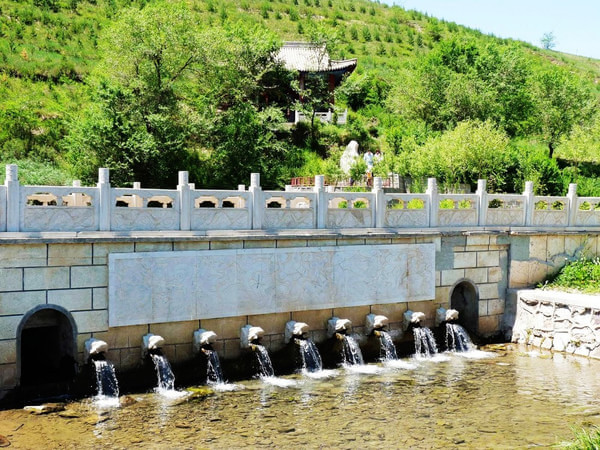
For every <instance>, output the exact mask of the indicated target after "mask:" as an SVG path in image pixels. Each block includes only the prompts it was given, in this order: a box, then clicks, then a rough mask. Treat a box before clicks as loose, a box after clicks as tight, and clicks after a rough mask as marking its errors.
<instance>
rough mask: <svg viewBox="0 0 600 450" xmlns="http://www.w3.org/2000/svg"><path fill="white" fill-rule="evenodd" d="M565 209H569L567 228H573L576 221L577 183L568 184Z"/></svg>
mask: <svg viewBox="0 0 600 450" xmlns="http://www.w3.org/2000/svg"><path fill="white" fill-rule="evenodd" d="M567 208H569V222H568V224H569V226H570V227H572V226H575V225H576V221H577V183H570V184H569V192H568V193H567Z"/></svg>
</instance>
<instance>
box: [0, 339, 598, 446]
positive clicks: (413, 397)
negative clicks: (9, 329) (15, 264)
mask: <svg viewBox="0 0 600 450" xmlns="http://www.w3.org/2000/svg"><path fill="white" fill-rule="evenodd" d="M511 348H513V347H512V346H508V348H507V349H506V350H503V349H501V348H496V351H494V352H491V353H490V354H488V355H485V354H482V353H476V354H471V356H472V357H471V358H468V357H465V356H458V355H456V354H451V355H440V356H438V357H436V358H433V359H413V358H409V359H402V360H399V361H398V362H397V363H396V364H395V365H393V366H390V365H368V366H362V367H358V368H354V369H342V368H340V369H337V370H335V371H333V372H325V373H323V374H322V375H321V376H320V377H307V376H303V375H295V376H290V377H284V378H276V379H270V380H252V381H246V382H240V383H239V384H237V385H236V386H232V385H225V387H221V388H220V389H217V390H215V392H214V394H212V395H209V396H207V397H205V396H203V395H201V394H202V392H201V391H199V392H195V393H194V392H192V391H186V392H185V393H183V392H182V393H177V394H174V393H171V395H161V394H157V393H148V394H140V395H132V397H133V399H135V402H134V403H133V404H131V405H129V406H121V407H110V406H102V405H100V404H99V402H98V401H93V400H86V401H82V402H75V403H70V404H68V405H67V407H66V408H67V409H66V410H65V411H63V412H60V413H51V414H47V415H39V416H38V415H33V414H30V413H29V412H26V411H24V410H7V411H0V434H1V435H4V436H5V437H6V438H7V439H8V440H9V441H10V442H11V444H12V448H78V449H80V448H98V449H100V448H219V449H221V448H222V449H225V448H227V449H230V448H241V447H252V448H257V447H259V448H275V447H276V448H336V449H337V448H478V449H479V448H527V447H549V446H552V445H553V444H555V443H557V442H559V441H562V440H567V439H571V438H572V431H571V427H580V426H588V425H600V395H598V392H600V361H593V360H588V359H584V358H577V357H568V356H564V355H559V354H554V355H552V354H550V353H539V352H537V351H533V352H529V351H527V349H525V348H517V347H514V348H513V350H511ZM234 388H237V389H236V390H231V389H234Z"/></svg>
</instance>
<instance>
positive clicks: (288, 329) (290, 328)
mask: <svg viewBox="0 0 600 450" xmlns="http://www.w3.org/2000/svg"><path fill="white" fill-rule="evenodd" d="M306 333H308V324H306V323H304V322H296V321H294V320H290V321H289V322H287V323H286V324H285V334H284V341H285V343H286V344H287V343H289V342H290V341H291V340H292V338H303V337H305V335H306Z"/></svg>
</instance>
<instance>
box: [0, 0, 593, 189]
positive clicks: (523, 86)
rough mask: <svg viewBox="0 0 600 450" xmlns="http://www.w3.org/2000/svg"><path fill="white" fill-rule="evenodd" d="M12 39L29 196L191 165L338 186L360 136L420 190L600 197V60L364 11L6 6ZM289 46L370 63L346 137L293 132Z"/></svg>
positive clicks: (12, 94) (14, 123)
mask: <svg viewBox="0 0 600 450" xmlns="http://www.w3.org/2000/svg"><path fill="white" fill-rule="evenodd" d="M132 24H137V25H136V26H133V25H132ZM0 35H1V37H2V39H0V55H1V58H2V63H1V64H0V99H1V102H0V151H1V155H0V156H1V157H0V159H1V160H2V161H1V162H3V163H6V162H15V161H16V162H18V163H19V165H20V167H21V178H22V180H23V181H24V182H26V183H36V184H38V183H67V182H69V181H70V180H71V179H73V178H81V179H83V180H85V181H88V182H90V181H93V180H94V178H95V171H96V170H97V168H98V167H101V166H108V167H111V169H113V174H114V177H113V180H114V183H115V184H123V185H125V184H128V183H131V182H132V181H134V180H139V181H142V184H143V185H146V186H153V185H161V186H164V185H166V184H169V185H173V184H175V180H176V172H177V170H182V169H186V170H189V171H190V173H191V177H192V181H195V182H196V183H198V184H199V185H203V186H221V187H227V186H235V185H237V184H238V183H247V181H248V175H249V173H250V172H252V171H259V172H261V173H263V175H264V176H263V179H264V182H265V185H266V186H277V185H278V186H281V185H283V184H285V183H286V182H287V181H288V180H289V178H290V177H291V176H300V175H312V174H315V173H325V174H327V175H329V176H331V177H335V176H337V175H339V169H338V168H337V164H336V162H337V158H339V152H340V151H341V149H342V148H343V147H344V146H345V145H346V144H347V143H348V142H349V140H351V139H356V140H357V141H358V142H359V144H360V146H361V149H366V148H372V149H376V148H377V149H381V150H382V151H383V153H384V156H385V157H384V160H383V161H382V162H381V163H379V164H378V165H377V166H376V168H375V172H376V174H377V175H386V174H387V173H389V172H390V171H393V172H395V173H399V174H400V175H404V176H410V177H412V178H413V179H414V180H415V181H414V187H413V188H414V189H418V187H419V180H423V179H424V178H425V177H427V176H436V177H437V178H438V179H439V180H440V181H441V182H442V183H443V184H444V185H445V186H446V187H448V188H449V189H451V188H452V187H453V186H455V185H457V184H459V183H467V184H471V185H473V184H474V183H475V182H476V179H477V178H478V177H484V178H487V179H488V180H489V183H488V184H489V186H490V189H493V190H498V191H511V190H520V189H522V185H523V182H524V180H526V179H532V180H534V181H535V182H536V188H537V189H538V192H544V193H551V194H554V193H555V194H558V193H561V194H562V193H563V192H564V190H565V186H566V185H567V184H568V183H569V182H578V183H579V185H580V193H582V194H590V195H591V194H594V195H600V183H596V181H595V178H596V175H597V174H598V172H599V171H598V170H597V163H598V162H599V161H598V159H599V158H600V119H599V118H598V116H597V114H596V109H597V108H596V106H597V105H598V97H599V94H600V84H599V83H598V80H600V61H597V60H593V59H590V58H582V57H577V56H572V55H566V54H562V53H558V52H553V51H548V50H541V49H539V48H536V47H534V46H531V45H529V44H525V43H522V42H517V41H512V40H504V39H498V38H495V37H493V36H487V35H484V34H482V33H480V32H478V31H475V30H471V29H468V28H465V27H462V26H459V25H456V24H454V23H450V22H445V21H441V20H437V19H435V18H433V17H427V16H426V15H423V14H421V13H418V12H415V11H405V10H403V9H402V8H400V7H396V6H394V7H390V6H387V5H383V4H379V3H373V2H370V1H366V0H348V1H345V0H342V1H339V0H336V1H333V0H279V1H267V0H264V1H258V0H239V1H238V0H234V1H213V0H202V1H187V2H183V3H182V2H169V1H151V0H134V1H131V0H88V1H85V0H22V1H7V0H4V1H2V2H0ZM285 40H300V41H315V40H316V41H319V42H323V43H326V44H327V47H328V49H329V53H330V55H331V56H332V57H333V58H336V59H344V58H358V66H357V69H356V70H355V72H354V73H353V74H352V75H351V76H350V77H349V78H348V79H347V80H346V81H345V82H344V84H343V85H342V86H341V87H340V88H339V89H338V91H337V93H336V106H337V107H341V108H343V107H348V108H349V109H350V117H349V123H348V124H347V125H346V126H334V125H326V126H325V125H320V124H318V123H316V124H315V126H314V127H311V126H309V125H307V124H301V125H299V126H297V127H292V128H290V127H289V126H285V125H283V124H282V123H281V115H282V113H283V112H284V111H285V110H286V109H289V108H290V107H293V106H294V105H292V104H291V103H290V102H289V98H290V96H289V92H288V91H289V83H290V80H293V79H294V77H293V76H291V75H289V74H285V73H281V71H280V70H279V69H278V68H277V67H276V65H274V63H273V61H272V60H271V59H272V58H270V56H269V55H272V54H273V53H274V50H276V49H277V48H278V46H279V45H280V44H281V42H283V41H285ZM152 46H154V47H153V48H151V47H152ZM150 49H151V50H152V51H154V50H156V49H159V50H160V55H161V56H160V58H159V59H156V58H155V57H156V53H152V51H150ZM152 58H155V59H152ZM182 58H183V59H182ZM185 58H187V59H185ZM156 61H159V66H160V70H158V69H157V70H156V73H153V68H154V69H156V68H157V65H156ZM177 64H180V66H177ZM157 74H158V80H157V78H156V77H155V75H157ZM265 89H271V91H269V92H270V98H271V99H272V100H270V102H268V103H267V102H265V101H264V98H263V97H264V92H265ZM286 89H287V91H286ZM313 96H314V97H315V98H316V99H317V100H319V98H318V92H317V89H316V88H315V89H314V92H313ZM320 101H321V102H323V101H326V100H323V99H322V98H321V99H320Z"/></svg>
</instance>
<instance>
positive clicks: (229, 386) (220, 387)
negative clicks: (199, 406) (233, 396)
mask: <svg viewBox="0 0 600 450" xmlns="http://www.w3.org/2000/svg"><path fill="white" fill-rule="evenodd" d="M210 387H211V388H213V389H214V390H215V391H218V392H232V391H241V390H242V389H244V386H242V385H241V384H233V383H216V384H210Z"/></svg>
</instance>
